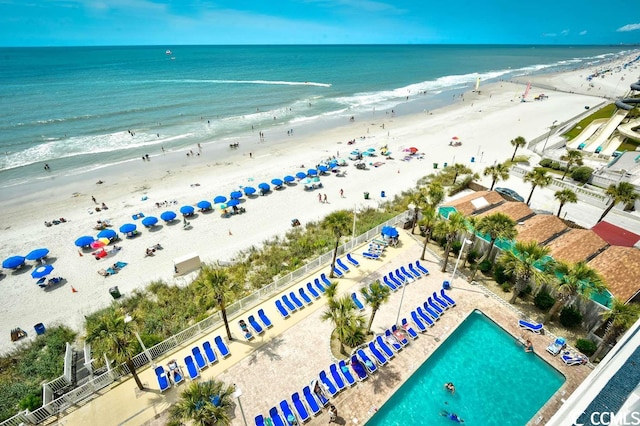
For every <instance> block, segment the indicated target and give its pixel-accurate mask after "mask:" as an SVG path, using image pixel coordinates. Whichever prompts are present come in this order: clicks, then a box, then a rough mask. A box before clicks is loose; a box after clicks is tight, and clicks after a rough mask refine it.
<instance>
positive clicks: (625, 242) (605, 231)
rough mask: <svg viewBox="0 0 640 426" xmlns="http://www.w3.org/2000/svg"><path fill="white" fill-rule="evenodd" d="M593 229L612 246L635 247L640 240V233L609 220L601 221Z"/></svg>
mask: <svg viewBox="0 0 640 426" xmlns="http://www.w3.org/2000/svg"><path fill="white" fill-rule="evenodd" d="M591 230H592V231H593V232H595V233H596V234H598V235H599V236H600V238H602V239H603V240H605V241H606V242H608V243H609V244H611V245H612V246H622V247H633V246H634V245H635V244H636V243H637V242H638V241H640V235H638V234H634V233H633V232H631V231H627V230H626V229H623V228H620V227H618V226H615V225H612V224H610V223H608V222H600V223H598V224H597V225H596V226H594V227H593V228H591Z"/></svg>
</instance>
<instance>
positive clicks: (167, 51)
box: [164, 49, 173, 55]
mask: <svg viewBox="0 0 640 426" xmlns="http://www.w3.org/2000/svg"><path fill="white" fill-rule="evenodd" d="M164 53H166V54H167V55H171V53H173V52H171V50H169V49H167V50H166V52H164Z"/></svg>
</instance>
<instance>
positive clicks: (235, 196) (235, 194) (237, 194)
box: [229, 191, 242, 200]
mask: <svg viewBox="0 0 640 426" xmlns="http://www.w3.org/2000/svg"><path fill="white" fill-rule="evenodd" d="M229 197H231V199H232V200H236V199H238V198H242V192H241V191H233V192H232V193H231V194H230V195H229Z"/></svg>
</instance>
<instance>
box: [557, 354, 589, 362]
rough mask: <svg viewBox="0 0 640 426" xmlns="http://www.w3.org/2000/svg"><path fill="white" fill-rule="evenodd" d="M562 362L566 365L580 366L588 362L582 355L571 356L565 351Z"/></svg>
mask: <svg viewBox="0 0 640 426" xmlns="http://www.w3.org/2000/svg"><path fill="white" fill-rule="evenodd" d="M562 362H564V363H565V364H567V365H581V364H586V363H587V362H589V358H587V357H586V356H584V355H577V354H572V353H571V352H569V351H566V352H564V353H563V354H562Z"/></svg>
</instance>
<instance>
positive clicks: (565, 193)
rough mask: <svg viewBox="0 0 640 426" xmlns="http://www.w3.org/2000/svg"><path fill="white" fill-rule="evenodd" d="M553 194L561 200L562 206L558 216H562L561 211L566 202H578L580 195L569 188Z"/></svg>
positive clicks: (559, 208)
mask: <svg viewBox="0 0 640 426" xmlns="http://www.w3.org/2000/svg"><path fill="white" fill-rule="evenodd" d="M553 196H554V197H555V199H556V200H558V201H559V202H560V207H558V214H557V215H556V216H558V217H560V212H561V211H562V207H564V205H565V204H567V203H577V202H578V196H577V195H576V193H575V192H573V191H572V190H570V189H569V188H565V189H562V190H560V191H556V193H555V194H554V195H553Z"/></svg>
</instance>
